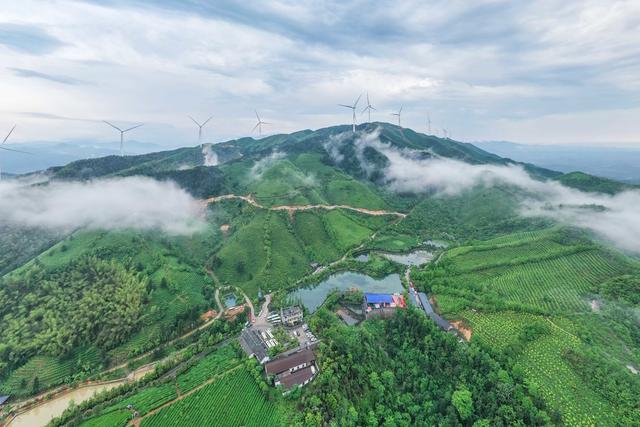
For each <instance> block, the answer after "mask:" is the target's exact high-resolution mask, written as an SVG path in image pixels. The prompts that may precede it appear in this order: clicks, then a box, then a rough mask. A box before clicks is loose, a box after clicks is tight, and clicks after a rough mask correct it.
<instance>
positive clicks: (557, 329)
mask: <svg viewBox="0 0 640 427" xmlns="http://www.w3.org/2000/svg"><path fill="white" fill-rule="evenodd" d="M371 141H374V142H371ZM218 145H219V146H218ZM218 145H214V146H212V150H219V152H218V153H217V154H218V158H219V159H220V164H219V165H217V166H204V158H203V154H202V150H201V148H200V147H195V148H184V149H179V150H175V151H171V152H161V153H153V154H147V155H141V156H128V157H124V158H119V157H115V156H112V157H105V158H101V159H87V160H81V161H78V162H74V163H71V164H69V165H66V166H64V167H62V168H52V169H51V170H48V171H45V172H44V174H45V175H46V176H47V180H48V184H44V185H58V184H60V185H62V184H64V183H68V182H73V183H82V182H86V181H87V180H91V181H92V182H93V183H96V182H97V183H99V182H100V180H107V179H108V180H112V179H127V178H129V177H132V176H133V177H138V176H142V177H146V178H152V179H154V180H157V181H158V182H168V181H171V182H175V183H176V185H178V186H179V188H180V189H182V190H183V191H185V192H186V193H188V194H189V195H190V197H191V198H192V199H193V202H194V203H195V204H196V205H197V206H198V207H199V210H198V212H199V214H198V216H197V217H194V218H193V219H192V221H193V222H194V223H195V222H197V223H198V226H197V228H194V230H195V231H190V232H188V233H176V232H169V231H166V230H163V229H162V228H161V227H156V228H136V227H130V228H128V229H122V228H118V227H114V228H111V229H96V228H94V227H78V228H76V229H73V230H65V231H64V232H60V231H59V230H58V231H57V232H56V233H51V234H47V236H46V237H47V238H48V239H51V240H48V241H46V240H45V239H39V240H38V241H33V240H30V239H28V238H27V237H28V236H29V235H31V234H33V230H32V229H31V228H29V227H25V226H23V225H22V226H21V225H16V226H14V227H12V228H11V230H12V236H13V235H24V236H25V238H24V239H14V238H10V239H11V243H12V246H11V251H14V252H16V251H20V253H21V254H22V255H21V256H22V257H24V258H28V259H25V260H24V261H23V260H22V259H20V260H19V262H18V263H19V265H17V266H16V265H14V264H15V263H16V261H15V260H13V259H10V257H7V256H3V257H0V260H3V261H2V262H3V264H2V265H0V268H2V269H6V270H7V271H6V273H5V274H4V275H3V276H2V279H1V281H0V298H2V301H4V302H6V304H5V308H3V309H1V310H0V318H2V320H3V323H4V325H5V328H4V333H3V335H2V338H0V355H1V356H2V364H0V395H5V394H6V395H9V396H11V400H10V401H9V403H8V405H4V406H3V407H2V410H3V414H4V415H3V416H4V417H5V418H4V419H3V420H4V421H0V422H5V423H6V422H9V423H8V425H9V426H13V425H20V424H19V422H20V416H21V415H20V408H21V405H22V404H23V403H25V402H29V401H30V399H32V398H33V397H34V396H45V398H44V403H42V405H43V406H42V407H43V408H46V406H44V405H47V404H48V403H47V397H46V396H47V394H49V393H52V392H53V391H54V390H58V389H60V388H61V387H68V388H70V389H74V388H75V387H78V386H80V385H81V384H86V383H87V382H89V384H102V383H105V384H106V383H109V382H111V381H115V382H114V383H113V384H118V387H114V388H112V389H109V390H107V391H106V392H104V393H101V394H99V395H96V396H93V397H91V396H89V395H83V396H82V397H81V396H80V394H78V397H77V398H76V397H74V399H77V401H75V402H74V404H73V405H72V406H71V407H70V409H68V410H67V411H65V412H64V413H62V412H61V411H60V413H58V412H56V416H59V417H58V418H56V419H54V420H53V421H51V423H50V425H52V426H62V425H82V426H125V425H136V426H140V425H141V426H145V425H148V426H164V425H176V424H178V423H183V424H184V423H188V424H190V425H228V426H241V425H256V426H257V425H260V426H271V425H273V426H279V425H299V426H303V425H304V426H307V425H309V426H322V425H329V424H331V423H333V424H335V425H365V424H368V425H398V426H400V425H435V424H438V423H440V424H443V425H474V426H476V425H477V426H483V425H576V426H578V425H613V424H615V423H616V422H619V424H621V425H633V422H634V420H635V419H637V418H638V416H640V414H639V413H638V409H637V408H638V403H639V402H638V395H640V378H639V377H638V376H637V375H635V374H634V373H633V372H632V371H631V370H630V369H629V368H627V366H632V367H635V368H638V367H640V345H639V344H640V336H639V335H638V332H637V330H638V328H637V326H638V318H637V304H638V303H640V301H638V300H637V298H636V296H637V294H638V292H640V288H638V277H639V274H640V273H639V272H640V261H639V260H638V256H637V253H634V252H633V251H630V250H627V249H626V248H619V247H616V245H615V244H614V243H615V242H614V243H612V242H611V240H610V238H609V235H608V234H602V233H600V232H599V230H595V229H592V228H589V227H588V224H586V225H585V226H581V224H577V223H571V222H568V221H566V220H564V219H563V217H560V216H551V215H549V212H554V209H556V210H559V211H562V209H566V206H563V205H560V204H554V199H548V200H547V199H544V197H546V196H545V194H546V193H545V192H544V191H537V190H536V188H535V187H534V185H550V186H551V187H549V188H553V189H554V190H553V191H556V190H555V188H556V187H555V185H556V184H555V182H557V181H556V179H559V178H561V177H560V174H558V173H556V172H553V171H549V170H546V169H542V168H538V167H536V166H533V165H526V164H518V163H515V162H512V161H510V160H508V159H503V158H500V157H498V156H494V155H492V154H490V153H487V152H483V151H482V150H479V149H477V148H475V147H473V146H469V144H463V143H458V142H456V141H453V140H450V139H442V138H437V137H434V136H428V135H423V134H419V133H416V132H413V131H411V130H409V129H405V128H400V127H398V126H394V125H389V124H381V123H377V124H364V125H360V126H358V127H357V132H356V133H352V132H351V128H350V127H345V126H337V127H332V128H326V129H320V130H318V131H303V132H298V133H294V134H290V135H276V136H270V137H265V138H261V139H256V140H254V139H248V138H245V139H240V140H234V141H228V142H226V143H223V144H218ZM394 150H397V151H394ZM398 153H403V154H402V155H405V156H408V157H407V158H406V159H404V158H403V161H407V162H414V161H418V162H427V163H418V164H419V165H425V166H426V165H431V164H432V163H428V162H436V163H434V164H435V165H439V164H440V163H441V162H445V164H446V165H447V166H448V167H449V166H451V165H454V166H455V167H459V168H471V169H470V171H472V173H475V172H474V171H475V170H476V169H473V168H480V170H481V171H482V174H484V175H490V176H493V175H491V174H496V176H498V178H495V179H492V180H482V179H481V180H480V181H479V182H480V184H473V185H466V184H464V183H461V184H459V185H460V187H459V188H458V187H456V189H455V191H453V190H450V189H449V187H446V188H444V187H443V188H444V190H442V189H440V190H438V188H436V187H434V188H425V189H424V190H422V191H416V190H413V189H412V188H413V187H412V186H413V185H414V184H413V181H412V180H413V179H414V178H413V177H409V178H411V181H409V180H408V178H407V176H405V175H402V174H397V175H393V173H394V172H393V171H394V170H395V169H394V164H393V161H397V160H390V159H397V158H398V157H397V156H399V154H398ZM406 153H410V155H409V154H406ZM416 159H417V160H416ZM406 169H407V170H408V166H407V167H406ZM513 170H516V172H515V173H517V174H518V175H517V176H518V177H520V174H526V176H527V177H528V178H527V179H531V180H532V181H533V182H534V184H531V185H530V184H529V183H528V181H526V182H527V184H526V186H525V185H523V184H522V182H523V179H524V178H522V179H520V178H518V179H517V180H516V179H514V178H512V177H511V174H512V173H513V172H512V171H513ZM505 171H509V172H505ZM500 174H503V175H500ZM484 175H483V176H484ZM392 176H393V177H395V178H393V179H392V178H391V177H392ZM504 176H506V178H504ZM416 179H418V180H419V179H421V178H420V175H418V177H417V178H416ZM593 180H594V181H596V182H597V178H595V177H594V178H593ZM125 182H126V181H125ZM547 182H554V184H546V183H547ZM399 183H403V184H402V185H403V186H402V188H400V187H398V186H399V185H400V184H399ZM538 183H542V184H538ZM565 184H566V187H564V186H563V187H562V189H561V191H567V192H571V191H579V190H576V189H572V188H571V187H570V186H571V185H572V181H571V180H567V181H566V183H565ZM27 185H28V184H27ZM447 185H450V184H447ZM580 185H581V186H584V185H585V184H584V182H583V181H581V183H580ZM587 185H589V184H587ZM545 188H546V187H545ZM598 188H599V187H598V186H597V185H596V186H595V187H594V190H595V191H596V194H599V193H597V191H598V190H597V189H598ZM580 190H583V191H584V190H588V188H587V189H585V188H584V187H582V188H581V189H580ZM624 190H626V189H620V190H619V191H618V190H614V193H613V195H612V196H608V197H616V194H623V191H624ZM545 191H547V190H545ZM549 191H550V190H549ZM553 194H555V193H553ZM570 194H571V195H572V197H573V195H575V194H579V195H580V197H583V196H582V193H570ZM541 198H542V200H543V202H544V203H546V204H547V205H546V208H545V209H543V210H540V211H537V210H534V209H533V208H531V205H532V203H534V202H538V201H539V199H541ZM602 200H603V203H604V202H606V201H608V200H610V199H609V198H607V199H605V198H603V199H602ZM571 208H572V209H573V206H572V207H571ZM579 208H580V209H584V210H585V212H588V213H589V214H591V213H592V212H595V215H596V216H594V217H593V219H592V222H594V221H596V220H598V218H599V217H598V216H597V214H599V213H602V212H607V211H609V210H612V209H613V207H609V206H603V207H602V208H593V207H592V206H591V205H587V204H585V206H582V205H580V206H579ZM531 212H534V213H531ZM2 239H9V237H8V236H7V235H3V236H0V240H2ZM3 241H4V240H3ZM21 248H23V249H21ZM2 271H4V270H2ZM409 282H411V283H413V285H414V286H415V288H416V290H417V291H418V292H422V293H425V294H427V295H428V297H429V298H430V300H431V303H432V305H433V307H434V309H435V311H436V312H437V313H438V315H439V316H442V318H443V319H445V320H446V322H450V323H451V324H453V325H454V326H455V328H458V329H459V330H460V332H456V329H455V328H454V329H451V330H448V331H447V330H443V329H442V326H438V324H436V323H435V322H434V321H433V320H432V319H431V318H430V317H429V316H426V315H425V312H424V311H423V310H422V309H421V308H419V307H417V306H414V305H412V304H411V295H410V289H409ZM367 294H375V295H378V294H384V295H395V296H396V297H400V296H402V297H403V298H404V300H405V301H407V304H406V307H402V308H397V309H396V307H395V306H394V307H393V308H394V309H393V310H390V311H389V313H392V314H389V315H388V316H386V315H385V316H381V317H380V318H376V317H375V316H371V317H370V316H368V315H367V312H366V310H365V311H362V306H363V302H362V301H363V298H366V295H367ZM227 297H228V298H227ZM265 297H266V298H267V301H268V304H266V303H265ZM364 305H365V306H366V302H365V304H364ZM292 306H299V307H300V309H302V310H303V311H304V324H305V325H307V326H308V328H309V330H310V331H311V333H312V334H313V335H314V336H317V338H318V340H319V343H318V344H315V347H314V348H313V351H314V354H315V357H317V361H316V363H317V368H318V370H317V372H314V377H313V379H312V380H311V381H310V382H309V383H308V384H305V385H304V386H303V387H300V388H295V387H294V388H293V389H291V390H284V389H282V388H281V386H279V387H274V379H273V378H272V377H270V376H269V375H266V376H265V375H264V369H265V368H264V366H262V365H261V364H260V360H256V359H255V358H253V357H247V354H246V353H245V351H244V350H243V348H241V346H240V344H238V337H239V336H240V335H241V333H243V332H242V331H243V330H247V329H249V328H251V327H252V325H255V324H254V321H255V322H256V323H259V326H261V328H262V329H264V330H266V329H269V330H271V331H272V332H273V334H275V335H278V334H280V335H278V337H279V339H280V340H281V341H286V334H295V333H294V332H293V330H291V331H288V330H287V329H286V328H283V329H282V330H283V331H284V335H283V333H281V332H282V331H281V329H280V328H281V326H278V324H277V322H276V321H275V320H274V319H275V318H276V317H281V316H282V313H283V311H282V310H284V309H287V308H288V307H292ZM264 307H268V312H267V311H266V310H264V309H263V308H264ZM359 310H360V311H359ZM256 311H258V312H259V313H256ZM374 311H375V309H374ZM270 315H271V316H272V315H278V316H275V317H271V319H269V317H268V316H270ZM257 318H258V319H257ZM345 319H347V320H348V321H349V322H351V323H353V324H348V323H345V322H346V320H345ZM454 332H455V334H454ZM283 337H284V338H283ZM274 339H275V338H274ZM279 344H280V343H279ZM283 347H284V346H283ZM278 348H279V347H278ZM276 357H277V354H271V355H270V358H271V359H276ZM149 366H153V368H154V369H150V370H145V371H144V372H145V373H146V375H144V376H143V377H142V378H138V377H137V376H136V377H135V378H131V377H130V379H131V380H130V381H125V379H126V378H127V377H128V376H131V375H132V373H133V372H136V371H137V370H139V369H142V368H147V367H149ZM134 376H135V375H134ZM120 381H124V382H123V383H120ZM79 390H82V388H75V391H72V392H71V393H76V392H77V393H79ZM284 391H288V393H285V394H283V392H284ZM73 396H75V395H73ZM89 397H91V398H89ZM52 399H53V400H51V402H54V401H55V399H56V398H55V397H53V398H52ZM469 402H472V403H471V404H470V405H471V408H472V409H470V410H469V409H468V407H469ZM16 414H17V418H15V419H14V421H10V420H12V419H13V416H14V415H16ZM42 424H44V423H42Z"/></svg>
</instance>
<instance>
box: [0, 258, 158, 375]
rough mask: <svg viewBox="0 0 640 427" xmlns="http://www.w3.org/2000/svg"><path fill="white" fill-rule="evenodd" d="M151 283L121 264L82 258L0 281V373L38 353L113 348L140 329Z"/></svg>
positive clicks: (50, 353) (39, 268)
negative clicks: (92, 345)
mask: <svg viewBox="0 0 640 427" xmlns="http://www.w3.org/2000/svg"><path fill="white" fill-rule="evenodd" d="M148 286H149V282H148V280H147V279H144V278H142V277H141V276H139V274H138V273H137V272H136V271H133V270H128V269H126V268H124V267H123V266H122V265H121V264H118V263H116V262H113V261H112V262H108V261H102V260H100V259H98V258H95V257H90V256H86V257H82V258H80V259H78V260H77V261H74V262H72V263H70V264H68V265H66V266H65V267H63V268H59V269H47V268H45V267H44V266H42V265H41V263H39V262H35V263H34V264H33V266H32V267H30V268H28V269H27V270H26V271H24V272H22V273H21V274H19V275H18V274H12V275H8V276H5V277H4V278H3V279H2V281H1V282H0V301H2V305H0V319H2V325H3V328H2V329H3V330H2V335H1V336H0V360H1V362H0V373H3V372H4V371H5V370H6V369H8V368H11V367H13V366H16V365H19V364H21V363H24V361H25V360H26V359H27V358H28V357H30V356H32V355H34V354H36V353H37V354H47V355H52V356H60V355H64V354H65V353H67V352H69V351H71V350H73V349H74V348H75V347H77V346H80V345H83V344H87V343H91V344H94V345H96V346H98V347H99V348H101V349H109V348H112V347H114V346H116V345H118V344H120V343H121V342H123V340H124V339H125V338H127V337H128V336H129V335H130V334H131V332H132V331H134V330H135V329H136V327H137V326H138V323H139V320H140V316H141V314H142V309H143V307H144V305H145V303H146V301H147V293H148Z"/></svg>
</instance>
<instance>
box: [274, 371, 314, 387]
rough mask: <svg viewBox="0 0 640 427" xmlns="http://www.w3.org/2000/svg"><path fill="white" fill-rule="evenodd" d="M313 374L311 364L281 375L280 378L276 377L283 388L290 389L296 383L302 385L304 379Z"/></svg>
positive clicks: (306, 379)
mask: <svg viewBox="0 0 640 427" xmlns="http://www.w3.org/2000/svg"><path fill="white" fill-rule="evenodd" d="M314 375H315V373H314V372H313V368H312V367H311V366H307V367H306V368H302V369H300V370H298V371H296V372H293V373H291V374H289V375H283V376H282V377H281V378H278V380H279V381H280V383H281V384H282V385H283V386H284V388H286V389H290V388H292V387H294V386H297V385H303V384H304V383H305V381H308V380H310V379H311V378H313V376H314Z"/></svg>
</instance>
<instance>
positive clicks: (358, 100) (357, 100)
mask: <svg viewBox="0 0 640 427" xmlns="http://www.w3.org/2000/svg"><path fill="white" fill-rule="evenodd" d="M360 98H362V94H360V95H358V99H356V102H354V104H353V107H352V108H356V105H358V102H360Z"/></svg>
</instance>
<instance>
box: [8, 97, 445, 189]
mask: <svg viewBox="0 0 640 427" xmlns="http://www.w3.org/2000/svg"><path fill="white" fill-rule="evenodd" d="M361 98H362V94H360V95H359V96H358V98H356V100H355V102H354V103H353V104H351V105H348V104H338V106H340V107H345V108H349V109H350V110H351V111H352V130H353V132H354V133H355V131H356V125H357V124H358V116H357V113H356V111H357V110H358V103H359V102H360V99H361ZM366 99H367V105H366V106H365V107H364V108H363V109H362V110H361V111H360V114H364V113H365V112H366V113H367V114H368V119H369V123H370V122H371V111H378V110H377V109H376V108H375V107H374V106H373V105H371V100H370V99H369V93H368V92H367V94H366ZM402 109H403V106H402V105H401V106H400V109H399V110H398V111H397V112H394V113H390V114H391V115H392V116H396V117H397V118H398V126H402ZM255 113H256V119H257V122H256V125H255V126H254V127H253V129H252V130H251V132H252V133H253V132H255V131H256V130H257V131H258V135H260V136H262V126H263V125H270V124H272V123H269V122H265V121H263V120H262V118H260V115H259V114H258V111H255ZM188 117H189V118H190V119H191V121H193V123H195V125H196V126H197V127H198V143H199V144H202V129H203V128H204V127H205V126H206V125H207V123H209V121H210V120H211V119H213V116H210V117H209V118H208V119H207V120H205V121H204V122H202V123H200V122H199V121H197V120H196V119H194V118H193V117H191V116H188ZM103 122H104V123H106V124H107V125H109V126H111V127H112V128H114V129H115V130H117V131H118V132H120V156H124V134H125V133H127V132H129V131H132V130H134V129H137V128H139V127H140V126H142V125H143V124H144V123H140V124H137V125H135V126H131V127H128V128H126V129H123V128H120V127H118V126H116V125H114V124H113V123H111V122H108V121H106V120H103ZM426 124H427V133H428V134H429V135H431V117H430V115H429V114H427V123H426ZM15 128H16V126H15V125H14V126H13V127H12V128H11V130H10V131H9V133H8V134H7V136H5V138H4V140H3V141H2V143H0V149H1V150H5V151H14V152H17V153H24V154H31V153H28V152H26V151H21V150H16V149H13V148H8V147H4V144H5V143H6V142H7V140H8V139H9V137H10V136H11V134H12V133H13V131H14V130H15ZM442 134H443V136H444V138H450V133H449V132H448V131H447V129H445V128H442ZM0 179H2V172H1V171H0Z"/></svg>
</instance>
